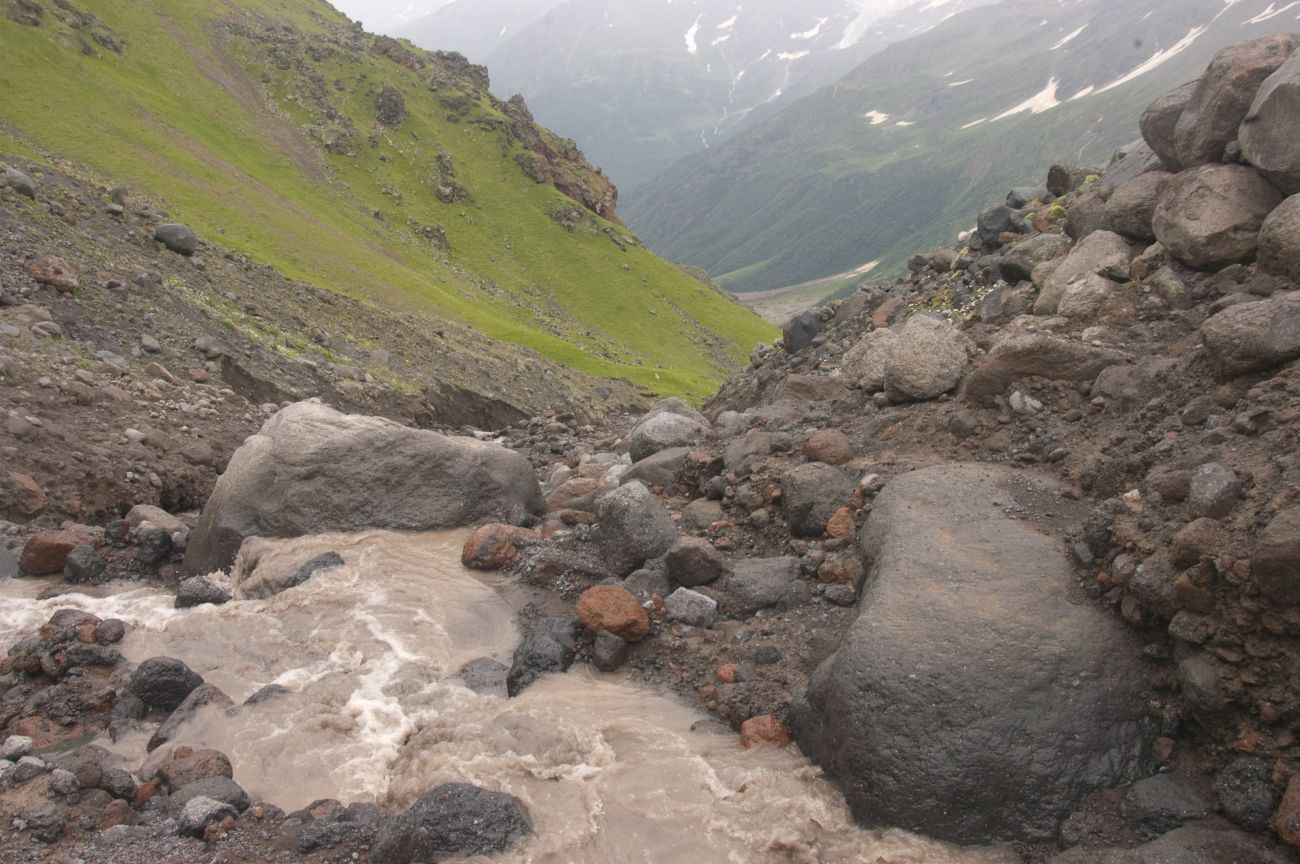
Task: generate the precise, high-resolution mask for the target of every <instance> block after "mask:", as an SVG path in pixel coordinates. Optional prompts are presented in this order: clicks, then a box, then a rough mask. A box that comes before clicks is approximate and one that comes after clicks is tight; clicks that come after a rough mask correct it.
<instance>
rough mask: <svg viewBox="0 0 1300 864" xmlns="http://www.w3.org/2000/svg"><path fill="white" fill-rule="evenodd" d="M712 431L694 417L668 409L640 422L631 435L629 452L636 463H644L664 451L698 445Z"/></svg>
mask: <svg viewBox="0 0 1300 864" xmlns="http://www.w3.org/2000/svg"><path fill="white" fill-rule="evenodd" d="M708 431H709V430H708V427H707V426H706V425H705V424H703V423H701V422H700V421H698V420H696V419H694V418H692V417H684V416H682V415H681V414H674V413H671V412H667V411H665V412H663V413H660V414H655V415H654V416H652V417H649V418H647V419H645V420H642V421H641V422H640V423H638V424H637V427H636V428H635V429H633V430H632V434H631V435H630V436H629V437H628V452H629V453H630V454H631V456H632V461H633V462H640V461H641V460H642V459H647V458H649V457H651V456H653V455H654V454H656V453H658V452H660V451H661V450H669V449H672V448H675V447H690V446H692V445H694V444H698V443H699V441H700V439H702V438H703V437H704V436H705V434H706V433H707V432H708Z"/></svg>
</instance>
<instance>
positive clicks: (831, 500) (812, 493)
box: [781, 462, 853, 537]
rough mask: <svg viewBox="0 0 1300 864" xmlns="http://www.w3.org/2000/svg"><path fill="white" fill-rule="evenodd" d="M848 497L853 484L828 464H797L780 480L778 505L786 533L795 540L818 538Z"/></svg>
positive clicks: (851, 493) (851, 491) (842, 473)
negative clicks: (780, 508) (787, 523)
mask: <svg viewBox="0 0 1300 864" xmlns="http://www.w3.org/2000/svg"><path fill="white" fill-rule="evenodd" d="M852 497H853V482H852V481H851V480H849V478H848V477H847V476H846V475H845V474H844V472H843V471H840V470H839V469H838V468H832V467H831V466H830V465H822V464H821V463H818V462H811V463H809V464H807V465H799V466H797V467H795V468H791V469H790V470H789V471H787V472H786V473H785V475H784V476H783V477H782V478H781V506H782V507H783V508H784V510H785V518H786V521H788V522H789V523H790V532H791V533H792V534H794V535H795V536H797V537H820V536H822V534H824V533H825V532H826V523H827V522H828V521H830V518H831V516H833V515H834V514H835V511H836V510H838V509H840V508H841V507H843V506H845V505H847V504H848V503H849V501H850V500H851V499H852Z"/></svg>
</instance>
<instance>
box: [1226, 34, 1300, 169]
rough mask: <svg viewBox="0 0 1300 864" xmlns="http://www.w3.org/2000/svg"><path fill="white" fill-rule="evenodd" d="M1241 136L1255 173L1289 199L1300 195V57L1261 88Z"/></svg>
mask: <svg viewBox="0 0 1300 864" xmlns="http://www.w3.org/2000/svg"><path fill="white" fill-rule="evenodd" d="M1239 134H1240V138H1239V140H1240V141H1241V155H1242V156H1243V157H1245V159H1246V161H1247V162H1249V163H1250V164H1251V165H1254V166H1255V170H1256V171H1258V172H1259V173H1261V174H1263V175H1264V176H1265V177H1267V178H1268V179H1269V180H1270V181H1272V183H1273V185H1274V186H1276V187H1277V188H1279V189H1281V190H1282V191H1283V192H1285V193H1286V194H1288V195H1294V194H1296V193H1297V192H1300V147H1297V146H1296V142H1297V141H1300V54H1296V53H1293V54H1292V55H1291V56H1290V58H1288V59H1287V61H1286V62H1285V63H1283V64H1282V65H1281V66H1279V67H1278V69H1277V71H1276V72H1274V73H1273V74H1272V75H1270V76H1268V78H1266V79H1265V80H1264V83H1263V84H1262V85H1260V88H1259V90H1258V91H1257V92H1256V93H1255V101H1254V102H1253V103H1251V106H1250V113H1248V114H1247V115H1246V119H1245V120H1244V121H1242V124H1241V131H1240V133H1239Z"/></svg>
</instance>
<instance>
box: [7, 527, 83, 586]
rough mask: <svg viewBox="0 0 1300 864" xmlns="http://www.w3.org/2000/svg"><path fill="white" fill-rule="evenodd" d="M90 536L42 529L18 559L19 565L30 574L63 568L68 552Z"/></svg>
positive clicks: (39, 573) (44, 574) (24, 547)
mask: <svg viewBox="0 0 1300 864" xmlns="http://www.w3.org/2000/svg"><path fill="white" fill-rule="evenodd" d="M89 539H90V538H88V537H86V536H85V535H84V534H81V533H79V532H76V531H41V532H40V533H39V534H33V535H32V536H31V537H30V538H29V539H28V540H27V545H25V546H23V554H22V555H21V556H20V557H19V559H18V566H19V567H21V568H22V570H23V572H24V573H26V574H27V575H28V576H48V575H50V574H52V573H59V572H62V570H63V564H64V562H65V561H67V560H68V553H69V552H71V551H72V550H73V549H75V548H77V547H78V546H80V545H81V544H83V543H87V542H89Z"/></svg>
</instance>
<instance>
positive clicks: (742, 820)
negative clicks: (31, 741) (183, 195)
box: [0, 532, 1018, 864]
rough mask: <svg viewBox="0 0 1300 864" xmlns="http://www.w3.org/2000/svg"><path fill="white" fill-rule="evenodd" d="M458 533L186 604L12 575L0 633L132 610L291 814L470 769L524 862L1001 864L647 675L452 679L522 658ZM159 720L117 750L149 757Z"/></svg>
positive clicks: (201, 731) (394, 538)
mask: <svg viewBox="0 0 1300 864" xmlns="http://www.w3.org/2000/svg"><path fill="white" fill-rule="evenodd" d="M464 536H465V535H464V534H463V533H462V532H451V533H441V534H424V535H398V534H392V533H387V532H367V533H363V534H354V535H322V536H317V537H309V538H301V539H297V540H290V541H276V542H274V543H272V544H270V545H269V547H268V548H267V549H266V550H264V552H263V554H262V555H261V556H260V557H259V559H258V562H257V570H256V571H254V572H253V573H251V574H248V575H249V576H250V577H251V578H257V577H258V576H259V575H265V574H264V572H263V570H264V568H265V570H267V571H272V572H273V571H275V570H276V569H281V570H282V569H284V568H294V567H296V566H297V565H299V564H301V563H302V562H303V561H306V560H308V559H310V558H312V557H314V556H316V555H318V554H320V553H322V552H326V551H335V552H338V553H339V554H340V555H341V557H342V558H343V560H344V562H345V564H344V566H341V567H336V568H333V569H330V570H325V571H322V572H320V573H318V574H317V575H315V576H313V577H312V578H311V579H310V580H308V581H307V582H306V583H304V584H302V585H300V586H297V587H294V588H290V589H289V590H286V591H284V592H282V593H280V594H278V595H276V596H274V597H271V598H269V599H254V600H235V601H233V602H231V603H229V604H226V605H224V606H220V607H213V606H203V607H199V608H197V609H191V610H175V609H173V608H171V604H172V596H171V595H170V594H165V593H161V592H158V591H157V590H155V589H150V588H139V587H135V588H131V587H127V586H117V588H119V589H124V590H121V591H120V593H116V594H111V595H109V596H105V597H91V596H88V595H65V596H63V597H59V598H54V599H50V600H36V599H33V598H35V597H36V596H37V595H38V594H39V593H40V591H41V590H42V589H43V588H44V587H48V585H49V583H48V582H46V583H41V582H22V583H20V582H14V583H10V584H6V585H0V592H3V593H4V594H6V595H7V596H8V600H7V601H6V603H5V605H4V610H3V612H0V638H3V639H5V640H6V641H7V642H12V641H13V640H14V639H16V638H17V635H18V633H19V632H21V631H22V630H24V629H28V628H31V627H35V626H38V625H39V624H40V623H42V622H43V621H44V620H46V619H48V617H49V615H50V614H52V613H53V611H54V610H56V609H58V608H62V607H66V606H76V607H79V608H83V609H87V610H88V611H91V612H94V613H95V614H97V615H100V616H101V617H118V618H122V619H123V620H125V621H127V622H128V624H130V625H131V626H130V630H129V635H128V637H127V639H126V640H125V641H124V643H123V645H122V650H123V653H124V654H126V656H127V657H128V658H130V659H131V660H135V661H139V660H143V659H145V658H147V657H151V656H156V655H159V654H165V655H168V656H172V657H177V658H179V659H181V660H183V661H185V662H186V663H187V664H189V665H190V666H191V667H192V668H193V669H194V670H195V671H197V672H198V673H199V674H201V675H202V676H203V677H204V679H205V680H207V681H208V682H210V683H212V684H215V685H217V686H218V687H220V688H221V689H222V690H223V691H224V692H225V693H226V694H227V695H229V696H230V697H231V698H232V699H233V700H234V701H235V703H236V704H241V703H243V701H244V700H245V699H247V697H248V696H250V695H252V694H253V693H255V692H257V691H258V690H259V689H261V688H262V687H264V686H265V685H267V684H278V685H280V686H281V687H283V688H285V690H286V691H287V692H283V693H280V694H278V695H276V696H273V697H271V698H269V699H267V700H266V701H263V702H260V703H258V704H256V705H250V706H244V707H243V708H241V709H240V710H239V711H238V712H237V713H235V714H234V715H233V716H232V715H229V714H228V713H227V712H226V711H225V710H223V709H219V708H209V709H205V710H204V711H202V712H200V713H199V715H198V716H197V717H196V718H195V719H194V721H192V722H191V723H189V724H187V725H186V727H185V728H184V729H183V731H182V733H181V735H180V738H179V740H181V741H183V742H184V743H187V744H193V745H202V746H210V747H215V748H216V749H218V750H221V751H222V752H224V753H226V754H227V755H229V756H230V758H231V761H232V762H233V764H234V766H235V779H236V780H237V781H238V782H240V783H241V784H242V785H243V786H244V787H245V788H247V789H248V790H249V792H250V793H252V794H253V795H255V796H257V797H261V798H264V799H266V800H268V801H272V802H274V803H276V804H278V805H280V806H281V807H284V808H286V809H293V808H296V807H300V806H302V805H305V804H307V803H309V802H311V801H313V800H315V799H318V798H337V799H340V800H344V801H377V802H381V803H386V804H390V805H393V806H398V807H400V806H403V805H405V804H407V803H409V802H410V801H411V800H413V799H414V798H415V797H416V796H418V795H420V794H421V793H423V792H425V791H426V790H428V789H429V788H431V787H432V786H435V785H437V784H439V783H443V782H449V781H467V782H471V783H476V784H479V785H482V786H486V787H489V788H493V789H499V790H502V791H506V792H510V793H511V794H514V795H517V796H519V797H520V798H521V799H523V801H524V802H525V803H526V804H527V805H528V808H529V812H530V813H531V815H532V818H533V820H534V823H535V827H536V834H535V835H534V837H533V838H531V839H530V840H529V841H527V842H526V843H524V844H522V845H521V846H520V847H518V848H517V849H515V850H512V851H511V852H509V853H507V854H506V855H505V856H504V857H503V858H499V859H497V860H503V861H506V862H511V864H525V862H526V864H543V862H546V864H551V862H554V864H560V862H591V864H605V862H614V861H618V862H624V861H630V862H635V861H643V862H654V864H678V862H680V864H698V862H714V861H718V862H825V864H839V862H844V864H849V862H886V864H1001V862H1009V861H1014V860H1018V859H1015V858H1014V857H1012V856H1010V855H1008V854H1007V853H1004V852H999V851H997V850H961V849H956V848H954V847H951V846H947V845H944V844H939V843H936V842H933V841H928V840H925V839H922V838H918V837H915V836H912V835H909V834H907V833H905V832H901V831H893V830H889V831H867V830H864V829H861V828H859V827H857V826H856V825H854V824H853V821H852V819H851V817H850V815H849V813H848V810H847V808H846V807H845V805H844V802H843V799H842V798H841V797H840V796H839V794H838V793H837V792H836V790H835V789H834V787H833V786H831V785H830V784H829V783H828V782H826V781H824V780H822V779H820V776H819V772H818V771H817V769H816V768H815V767H814V766H813V765H812V764H811V763H809V762H808V761H807V760H806V759H804V758H803V757H802V756H801V755H800V754H799V753H798V751H797V750H796V749H794V748H791V749H789V750H775V749H767V750H756V751H745V750H742V749H741V748H740V747H739V745H738V743H737V739H736V737H735V735H733V734H731V733H729V732H725V731H720V730H718V729H717V728H716V727H715V726H714V725H713V724H711V723H709V722H708V721H707V720H706V719H705V718H704V717H703V716H702V715H701V714H699V713H698V712H697V711H695V710H693V709H691V708H689V707H687V706H685V705H684V704H682V703H681V702H679V701H678V700H676V699H674V698H672V697H670V696H666V695H663V694H660V693H656V692H654V691H652V690H649V689H647V688H645V687H643V686H638V685H635V684H632V683H630V682H627V681H622V680H619V679H617V678H613V677H609V676H600V675H597V674H595V673H593V672H591V671H589V670H587V669H582V668H579V669H575V670H573V671H571V672H569V673H568V674H565V675H554V676H550V677H548V678H545V679H543V680H542V681H541V682H539V683H538V684H535V685H534V686H533V687H531V688H529V689H528V690H527V691H525V692H524V693H523V694H522V695H521V696H519V697H517V698H515V699H505V698H504V697H502V696H497V695H482V694H476V693H474V692H472V691H470V690H469V689H468V688H466V687H465V686H464V685H463V683H462V682H461V681H460V679H459V678H458V677H457V675H456V673H457V671H458V670H459V669H460V668H461V667H462V666H463V665H464V664H465V663H466V662H468V661H470V660H474V659H477V658H480V657H491V658H495V659H497V660H500V661H502V662H505V663H508V662H509V658H510V654H511V652H512V651H513V648H514V645H515V643H516V641H517V639H518V634H517V632H516V630H515V627H514V625H513V619H514V611H515V610H514V609H513V608H512V603H511V602H510V601H509V600H508V599H507V598H508V597H509V596H510V595H511V591H510V586H509V585H508V584H506V583H504V582H502V581H500V580H494V579H492V578H485V577H484V576H483V575H482V574H476V573H473V572H471V571H468V570H466V569H464V568H463V567H462V566H461V565H460V561H459V551H460V547H461V544H462V542H463V540H464ZM151 732H152V729H148V730H143V731H142V732H140V733H139V734H137V735H132V736H128V738H127V739H124V740H122V741H119V742H116V743H113V744H109V743H108V742H104V743H105V744H106V746H111V747H112V748H113V749H115V750H117V751H118V752H122V753H123V754H124V755H126V756H127V757H128V758H129V760H130V761H129V764H140V763H141V762H142V761H143V760H144V758H145V754H144V743H145V741H147V739H148V735H149V734H150V733H151Z"/></svg>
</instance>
